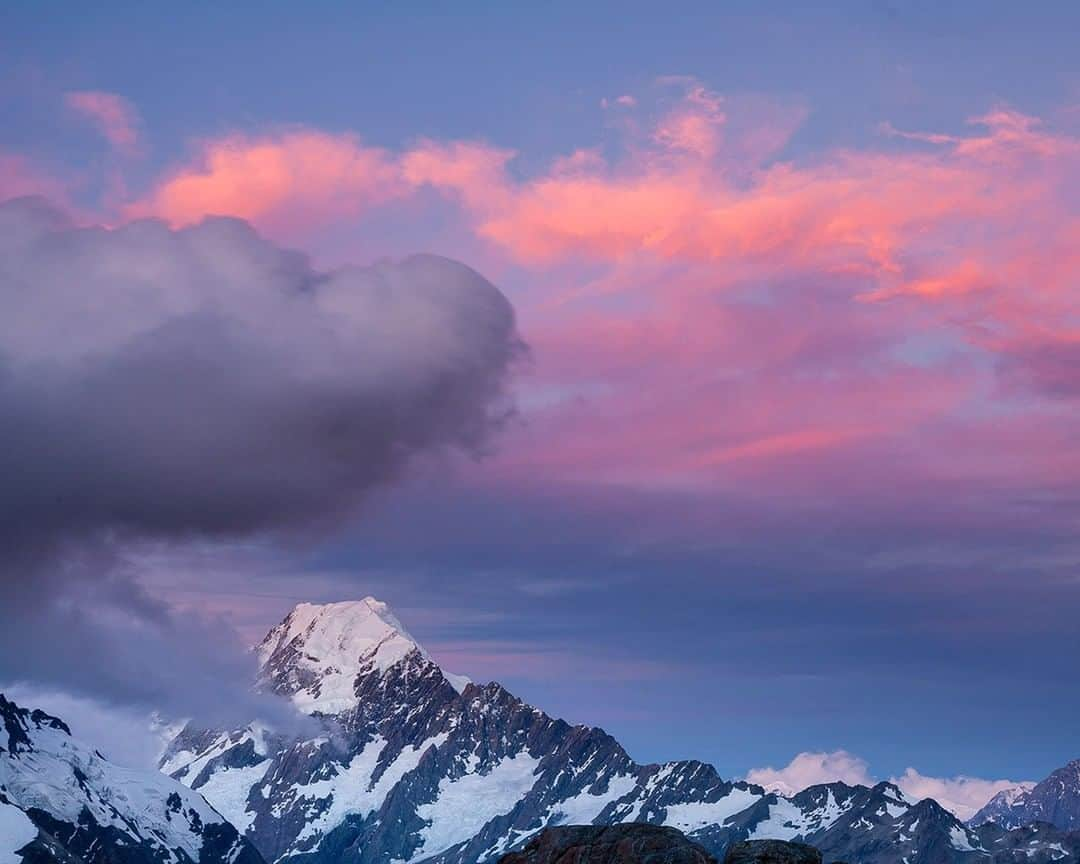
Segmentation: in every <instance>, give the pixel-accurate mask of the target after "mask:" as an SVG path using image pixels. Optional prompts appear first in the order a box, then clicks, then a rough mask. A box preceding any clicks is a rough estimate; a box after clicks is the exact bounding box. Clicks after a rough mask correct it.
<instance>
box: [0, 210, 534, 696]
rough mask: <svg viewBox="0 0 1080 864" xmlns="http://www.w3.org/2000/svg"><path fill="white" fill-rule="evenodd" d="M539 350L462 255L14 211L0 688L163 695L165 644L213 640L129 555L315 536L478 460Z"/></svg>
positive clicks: (5, 328)
mask: <svg viewBox="0 0 1080 864" xmlns="http://www.w3.org/2000/svg"><path fill="white" fill-rule="evenodd" d="M521 350H522V346H521V343H520V340H519V339H518V336H517V332H516V328H515V322H514V314H513V309H512V307H511V305H510V303H509V302H508V301H507V299H506V298H505V297H504V296H503V295H502V294H501V293H500V292H499V291H498V290H497V289H496V288H495V287H493V286H492V285H491V284H490V283H488V282H487V281H486V280H485V279H483V278H482V277H481V276H480V275H479V274H477V273H476V272H474V271H473V270H471V269H469V268H468V267H466V266H464V265H462V264H459V263H456V262H454V261H451V260H448V259H445V258H438V257H434V256H414V257H410V258H407V259H405V260H403V261H400V262H396V263H383V264H378V265H376V266H372V267H368V268H345V269H339V270H335V271H331V272H320V271H318V270H315V269H313V268H312V266H311V265H310V264H309V262H308V261H307V260H306V259H305V258H304V256H302V255H300V254H298V253H295V252H290V251H286V250H283V249H281V248H279V247H277V246H275V245H274V244H272V243H270V242H268V241H267V240H265V239H263V238H261V237H260V236H259V235H258V234H256V232H255V231H254V230H252V228H251V227H250V226H248V225H247V224H245V223H243V222H240V221H236V220H226V219H215V220H209V221H207V222H204V223H203V224H200V225H197V226H195V227H191V228H186V229H183V230H177V231H174V230H171V229H170V228H168V227H167V226H165V225H164V224H162V223H158V222H140V223H135V224H131V225H126V226H124V227H120V228H117V229H114V230H106V229H102V228H79V227H75V226H73V225H71V224H70V223H69V222H68V221H67V220H66V219H65V217H63V216H62V215H61V214H60V213H58V212H57V211H55V210H53V209H51V208H50V207H49V206H48V205H47V204H45V203H44V202H43V201H41V200H40V199H18V200H14V201H9V202H7V203H4V204H0V418H2V421H0V478H2V483H0V555H2V562H0V570H2V573H3V580H4V591H3V598H2V599H3V611H2V612H0V616H2V617H0V633H2V635H0V679H3V678H11V677H13V676H19V677H30V678H42V679H48V680H52V681H56V682H58V683H60V684H62V685H65V686H74V685H78V684H82V685H85V686H86V687H94V686H98V687H103V688H105V689H106V690H109V691H112V692H114V693H115V694H116V695H118V696H122V697H123V698H141V697H146V698H147V699H161V698H164V694H163V692H159V691H164V690H165V689H166V688H165V687H164V686H163V685H162V684H161V683H160V682H157V683H155V682H153V681H147V680H140V678H141V679H146V678H147V677H150V678H153V673H152V669H153V664H156V663H158V662H161V661H164V662H166V663H170V662H172V663H176V662H181V661H179V660H178V659H177V658H171V659H169V658H161V657H157V656H156V655H155V652H156V651H157V650H158V648H156V647H155V645H156V643H157V642H161V641H162V640H164V641H165V642H168V643H170V644H172V643H174V642H182V641H185V639H190V638H191V637H192V636H194V637H195V638H197V639H203V641H204V642H206V641H207V640H209V644H212V642H213V640H212V638H211V637H209V636H207V634H205V633H200V632H199V631H198V627H196V628H195V631H194V633H193V632H192V631H191V628H189V627H187V626H186V625H183V624H182V623H180V622H178V619H177V618H176V616H173V615H169V614H167V611H166V610H164V609H162V608H161V607H160V606H159V605H158V604H156V603H155V602H154V601H153V599H152V598H150V597H147V596H146V595H145V594H143V593H141V592H140V591H139V590H138V588H137V586H136V585H135V584H134V583H133V582H132V580H131V579H129V578H127V577H126V576H125V575H124V568H123V567H122V566H120V565H121V563H122V559H118V558H117V556H118V554H119V553H118V550H120V549H122V548H123V546H124V544H126V543H138V542H145V541H166V542H172V541H187V540H192V539H196V540H200V539H202V540H205V539H209V540H217V539H228V540H231V539H236V538H246V537H251V536H260V537H263V536H281V535H282V534H288V533H290V532H296V531H302V530H305V529H310V528H318V527H320V526H325V525H327V524H331V523H333V522H334V521H335V520H338V519H341V518H343V517H345V516H346V515H348V514H349V513H350V512H352V510H353V509H354V508H355V507H356V505H357V504H358V502H360V501H361V500H362V499H363V497H364V495H365V493H366V492H368V491H369V490H371V489H372V488H374V487H376V486H378V485H380V484H383V483H386V482H388V481H391V480H392V479H393V478H394V477H395V475H396V474H397V473H398V472H399V471H400V470H401V469H402V468H403V466H404V465H406V463H407V462H408V460H409V458H410V456H412V455H413V454H415V453H418V452H421V451H431V450H442V449H463V450H466V451H472V452H479V451H480V450H482V448H483V447H484V446H485V445H486V443H487V442H488V440H489V436H490V433H491V432H492V430H493V429H495V428H496V427H497V426H498V425H499V423H500V422H501V420H502V419H504V418H505V415H506V411H507V403H506V400H505V396H504V388H505V383H506V377H507V374H508V371H509V370H510V368H511V367H512V365H513V362H514V360H515V358H516V357H517V356H518V355H519V354H520V352H521ZM87 586H91V590H89V591H87ZM106 619H107V620H106ZM118 619H122V620H118ZM43 623H48V624H50V625H51V626H52V627H53V628H60V629H58V630H57V632H53V633H50V634H48V636H43V637H42V638H39V639H38V641H37V644H36V645H35V647H34V648H33V650H31V649H30V645H31V644H33V643H32V642H28V641H27V640H33V638H34V634H35V632H37V633H38V634H41V632H42V631H41V630H40V629H39V628H40V627H41V626H42V624H43ZM170 633H173V635H175V636H176V638H172V637H171V636H169V635H168V634H170ZM163 634H165V635H163ZM50 640H51V641H50ZM110 640H112V641H119V642H120V643H121V644H119V645H110V644H108V643H109V641H110ZM43 641H44V642H45V643H47V644H42V642H43ZM78 643H82V644H81V645H79V644H78ZM132 647H140V648H141V650H142V651H143V653H144V656H143V657H142V658H140V660H139V662H138V663H132V659H131V658H127V659H126V660H123V661H117V659H116V658H115V657H114V656H113V655H114V654H116V653H117V652H119V653H120V654H126V653H129V652H130V649H131V648H132ZM163 650H164V649H163ZM205 653H206V654H208V655H210V656H214V655H215V654H217V653H218V652H216V651H215V650H205ZM204 659H206V658H204ZM125 663H126V664H127V666H128V667H130V668H119V667H124V664H125ZM109 664H111V665H112V667H113V671H112V672H111V673H108V672H106V671H103V668H102V667H103V665H104V666H109ZM148 664H149V669H150V670H151V671H149V672H148V671H147V667H148ZM117 670H118V671H117ZM139 670H142V673H143V674H141V675H139V674H136V675H134V677H133V676H132V675H130V674H128V673H130V672H133V671H134V672H138V671H139ZM189 671H190V670H185V674H186V673H187V672H189ZM219 671H220V670H219ZM214 674H218V672H215V673H214ZM222 674H224V673H222ZM173 689H175V686H174V688H173Z"/></svg>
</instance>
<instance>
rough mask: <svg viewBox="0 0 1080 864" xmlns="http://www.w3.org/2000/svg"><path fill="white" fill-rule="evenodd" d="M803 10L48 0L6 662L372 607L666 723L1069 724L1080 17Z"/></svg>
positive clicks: (1038, 773)
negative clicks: (304, 604) (347, 604)
mask: <svg viewBox="0 0 1080 864" xmlns="http://www.w3.org/2000/svg"><path fill="white" fill-rule="evenodd" d="M810 5H811V4H781V3H768V2H760V3H737V2H733V3H726V4H717V3H708V4H705V3H702V4H693V3H687V4H677V5H676V6H671V5H670V4H667V5H663V6H660V5H657V4H643V3H642V4H639V3H620V4H605V3H590V4H570V3H558V2H552V3H546V4H532V5H529V6H525V5H523V4H486V3H464V4H453V5H451V4H434V3H433V4H424V3H421V4H412V5H410V6H407V7H406V6H404V5H401V4H397V5H394V6H392V7H391V6H388V7H386V8H383V9H374V8H363V7H359V6H356V5H354V4H344V3H341V4H338V3H313V4H308V5H305V6H303V7H299V6H295V5H290V4H257V5H256V4H247V3H232V4H218V5H211V4H199V3H196V4H187V5H185V6H183V7H182V8H168V9H166V8H164V7H161V6H157V5H153V4H149V5H147V4H138V5H137V4H123V3H106V4H100V6H99V7H98V8H95V9H93V10H91V9H88V8H86V7H85V6H82V5H75V4H72V5H70V6H69V7H67V9H66V11H64V7H63V6H62V4H61V5H58V6H53V7H51V8H50V10H49V11H48V12H45V11H43V10H42V9H41V8H40V6H38V5H37V4H30V3H9V4H5V6H4V8H3V9H2V10H0V111H2V114H3V116H4V122H3V124H0V202H3V201H5V199H12V200H9V201H7V202H6V203H0V225H2V226H3V232H2V236H3V237H4V239H3V240H0V251H2V255H0V311H2V312H3V313H4V314H3V316H2V317H3V319H4V321H3V322H2V323H0V408H2V409H3V412H4V414H5V416H7V417H9V418H14V420H13V422H8V423H7V424H5V425H6V429H5V430H4V431H2V432H0V443H3V445H4V447H3V450H4V455H3V456H0V469H2V471H3V473H4V475H5V477H6V478H7V482H5V484H4V485H5V487H6V488H5V491H4V492H3V493H2V498H0V514H2V515H3V516H4V522H5V524H6V525H7V526H8V527H7V528H6V529H5V530H4V531H3V532H2V533H0V552H2V553H3V556H4V560H5V567H4V571H3V578H4V582H5V584H4V589H5V594H4V599H5V606H6V608H7V611H6V612H5V620H4V621H3V622H0V623H2V624H3V625H4V626H2V627H0V630H3V631H4V632H5V634H6V635H5V636H4V637H0V649H2V650H0V657H2V660H3V662H2V663H0V679H5V680H20V681H21V682H22V683H21V684H20V686H23V687H27V686H29V687H31V688H37V692H43V693H44V692H48V693H52V694H53V696H54V697H55V698H60V697H59V696H57V694H64V695H63V698H66V699H75V698H78V699H88V700H93V702H94V704H95V705H97V706H98V707H99V708H100V706H102V705H104V706H107V707H111V708H116V709H117V710H134V711H142V710H144V709H146V708H147V707H148V706H157V707H163V708H165V709H166V710H171V711H174V712H181V713H182V712H185V711H188V712H190V711H197V710H210V709H212V708H215V709H216V708H217V707H219V705H218V703H220V702H221V700H220V699H218V698H217V697H216V696H212V697H208V696H207V694H213V693H215V692H216V691H215V690H214V689H213V688H214V687H215V686H217V685H220V684H222V682H235V681H239V680H243V678H244V676H245V675H247V674H248V670H247V669H246V667H245V666H244V663H243V662H242V660H243V658H242V656H241V655H239V654H237V653H236V652H235V650H234V643H236V642H246V643H248V644H250V643H251V642H253V641H256V640H257V639H258V638H259V637H260V636H261V634H262V633H263V632H265V631H266V630H267V629H268V628H269V627H270V626H272V625H273V624H274V623H276V621H278V620H280V618H281V617H283V616H284V614H285V613H286V612H287V611H288V609H289V608H290V607H291V605H292V604H294V603H296V602H300V601H330V600H339V599H346V598H357V597H362V596H365V595H368V594H373V595H375V596H377V597H379V598H381V599H383V600H386V601H387V602H389V603H390V604H391V605H392V606H393V607H394V609H395V610H396V611H397V613H398V615H399V617H401V618H402V619H403V620H404V621H405V622H406V624H407V625H408V626H409V629H410V630H411V631H412V632H413V633H414V634H415V635H416V636H417V637H418V638H419V639H420V640H421V641H422V642H423V643H424V644H425V645H426V646H427V647H428V648H429V650H431V651H432V653H433V654H434V655H435V656H436V657H437V658H438V659H439V660H440V661H441V662H442V663H443V664H444V665H445V666H446V667H447V668H448V669H451V670H452V671H455V672H459V673H464V674H468V675H469V676H471V677H473V678H474V679H480V680H483V679H492V678H493V679H497V680H499V681H501V682H502V683H504V684H505V685H506V686H508V687H509V688H510V689H511V690H513V691H514V692H515V693H517V694H519V695H521V696H522V697H524V698H526V699H528V700H529V701H531V702H533V703H534V704H537V705H539V706H541V707H543V708H544V709H545V710H547V711H548V712H549V713H552V714H555V715H558V716H562V717H565V718H567V719H569V720H571V721H575V722H588V723H591V724H595V725H600V726H603V727H604V728H605V729H607V730H608V731H609V732H611V733H612V734H614V735H615V736H616V737H617V738H619V740H620V741H621V742H622V743H623V744H624V745H625V746H626V747H627V749H628V750H629V752H630V753H631V754H632V755H633V756H634V757H635V758H637V759H639V760H642V761H647V760H664V759H672V758H681V757H694V758H701V759H705V760H708V761H710V762H712V763H714V764H715V765H716V766H717V768H718V769H719V770H720V771H721V773H722V774H723V775H725V776H745V775H748V774H749V776H751V777H758V778H761V779H767V780H769V781H770V782H771V781H778V782H790V783H795V784H798V783H806V782H813V781H815V780H819V779H832V778H834V777H843V778H847V779H857V780H865V779H870V778H888V777H897V778H900V777H905V776H906V777H908V782H909V783H910V784H913V788H914V786H915V785H918V784H922V785H920V786H919V788H928V789H931V790H932V791H934V793H935V794H938V795H940V796H943V797H945V796H947V795H953V796H954V797H955V799H956V800H957V801H959V802H960V804H959V806H965V805H964V804H963V801H969V800H974V799H976V798H978V797H980V796H984V797H989V796H988V795H986V792H987V791H988V790H990V789H992V788H996V787H995V786H994V785H993V784H994V783H995V782H997V781H1004V780H1030V779H1039V778H1041V777H1042V776H1044V775H1045V774H1047V773H1049V771H1051V770H1052V769H1054V768H1055V767H1057V766H1059V765H1061V764H1063V763H1064V762H1065V761H1067V760H1068V759H1071V758H1075V757H1076V756H1077V755H1078V748H1080V742H1078V740H1077V736H1076V725H1075V717H1076V714H1077V709H1078V708H1080V690H1078V689H1077V688H1076V687H1075V686H1074V684H1073V682H1074V680H1075V669H1076V663H1077V659H1078V657H1080V635H1078V634H1080V627H1077V620H1078V618H1080V570H1078V563H1080V542H1078V541H1077V537H1078V536H1080V532H1078V530H1077V529H1078V527H1080V524H1078V521H1080V497H1078V495H1077V489H1078V488H1080V482H1078V481H1080V253H1078V250H1080V59H1078V58H1077V55H1076V52H1075V50H1074V45H1073V42H1074V34H1075V33H1076V32H1077V28H1078V27H1080V8H1078V7H1077V6H1076V5H1075V4H1071V3H1053V2H1047V3H1041V4H1036V5H1035V6H1033V7H1032V6H1030V5H1029V6H1027V7H1025V6H1024V5H1023V4H1015V3H990V2H982V3H974V2H971V3H966V2H946V3H941V2H937V3H929V2H925V3H924V2H910V3H832V4H813V5H814V6H816V7H817V8H813V9H811V8H809V7H810ZM582 6H585V7H587V8H581V7H582ZM789 6H794V7H795V8H788V7H789ZM15 199H18V200H15ZM221 217H227V218H226V219H222V218H221ZM43 628H44V629H43ZM41 632H51V633H53V634H54V639H53V640H51V643H50V645H51V647H50V648H49V650H47V651H35V652H28V651H27V650H26V645H27V644H28V642H29V641H30V640H33V639H34V638H35V634H40V633H41ZM133 646H137V647H135V648H133ZM31 653H33V655H34V656H33V657H32V656H31ZM136 657H137V658H138V662H136ZM233 691H234V692H235V691H236V688H235V687H234V688H233ZM239 698H240V697H237V699H239ZM245 698H246V697H245ZM234 707H236V708H237V710H238V711H247V710H253V709H254V707H255V706H251V705H248V704H247V703H244V704H242V705H239V706H234ZM88 710H89V709H88ZM95 710H97V709H95ZM88 716H89V715H88ZM95 716H96V715H95ZM107 725H108V724H107V723H103V724H99V726H107ZM785 766H786V767H785ZM770 771H771V772H772V773H769V772H770ZM905 772H913V773H908V774H905ZM956 778H967V779H966V780H965V779H959V780H958V779H956ZM972 778H974V779H972ZM947 783H951V784H952V785H946V784H947ZM980 783H982V784H984V785H978V784H980ZM927 784H929V785H927ZM934 784H937V785H934ZM965 784H966V785H965ZM985 784H990V785H985ZM964 796H967V798H965V797H964Z"/></svg>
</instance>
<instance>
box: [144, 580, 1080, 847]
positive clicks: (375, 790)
mask: <svg viewBox="0 0 1080 864" xmlns="http://www.w3.org/2000/svg"><path fill="white" fill-rule="evenodd" d="M259 656H260V658H261V660H262V668H261V669H260V672H259V677H258V680H259V682H260V686H262V687H263V688H264V689H267V690H270V691H273V692H275V693H278V694H280V695H281V696H283V697H285V698H288V699H291V700H292V701H293V703H294V704H295V705H297V706H298V707H300V708H301V710H304V711H305V712H306V713H308V714H309V715H310V716H311V717H312V719H313V720H314V721H315V722H316V723H317V724H319V725H320V730H319V732H318V733H316V734H307V733H306V734H305V736H304V737H301V738H287V737H284V736H280V735H276V734H274V733H272V732H270V731H268V730H266V729H265V728H263V727H261V726H259V725H258V724H254V723H253V724H251V725H249V726H246V727H243V728H238V729H233V730H207V729H197V728H194V727H188V728H186V729H184V731H183V732H181V734H180V735H178V736H177V738H176V739H175V740H174V741H173V742H172V744H171V745H170V747H169V749H168V751H167V752H166V754H165V757H164V760H163V762H162V770H164V771H166V772H168V773H170V774H171V775H172V776H173V777H175V778H176V779H178V780H180V781H181V782H183V783H184V784H186V785H188V786H190V787H191V788H192V789H196V790H198V791H200V792H201V793H202V794H203V795H205V796H206V798H207V799H208V800H210V801H211V802H213V803H214V804H215V806H216V807H217V808H218V809H219V810H220V811H221V812H222V813H223V814H224V815H225V816H226V817H227V818H229V819H230V820H232V822H233V823H234V824H235V825H237V827H238V828H240V829H241V830H242V831H244V833H245V834H246V836H247V837H248V838H249V839H250V840H251V841H252V843H253V844H254V845H255V846H256V848H258V849H259V851H260V852H261V853H262V854H263V856H264V857H265V858H266V859H267V860H268V861H275V862H279V861H280V862H290V861H296V862H304V864H419V862H421V861H424V862H433V864H477V862H481V861H487V860H489V859H493V858H495V857H497V856H498V855H500V854H502V853H503V852H506V851H508V850H510V849H513V848H516V847H518V846H520V845H522V844H523V843H524V842H525V841H526V839H527V838H528V837H530V836H531V835H533V834H534V833H536V832H537V831H539V830H540V829H542V828H543V827H545V826H548V825H560V824H582V823H584V824H590V823H591V824H609V823H616V822H628V821H639V822H648V823H652V824H658V825H667V826H670V827H674V828H678V829H680V830H682V831H684V832H686V833H687V834H688V835H689V836H690V837H691V838H692V839H694V840H696V841H697V842H699V843H701V844H703V845H704V846H706V848H708V849H710V850H711V851H713V852H714V854H717V855H718V856H719V855H722V854H723V851H724V850H725V849H726V848H727V846H728V845H730V844H731V843H732V842H734V841H736V840H742V839H759V838H760V839H764V838H775V839H802V840H804V841H806V842H809V843H812V844H814V845H816V846H818V847H819V848H821V849H822V850H823V851H824V852H825V853H826V856H827V858H829V857H830V856H831V859H836V858H842V859H843V860H845V861H849V862H852V864H857V862H861V864H905V862H906V864H919V862H926V864H961V862H974V861H976V860H977V861H980V862H990V864H1006V862H1008V864H1015V862H1018V861H1024V862H1027V864H1049V862H1055V861H1058V862H1063V861H1067V860H1077V857H1078V856H1080V835H1067V834H1065V833H1063V832H1060V831H1056V830H1030V829H1021V830H1019V831H1012V832H1010V831H1004V830H1002V829H1000V828H999V827H998V826H994V825H989V826H987V827H985V828H973V827H969V826H966V825H964V824H962V823H961V822H960V821H959V820H958V819H957V818H956V817H955V816H954V815H953V814H951V813H948V812H947V811H945V810H944V809H943V808H941V807H940V806H939V805H938V804H937V803H936V802H934V801H931V800H924V801H920V802H913V801H910V800H908V799H906V798H905V797H904V795H903V794H902V793H901V792H900V790H899V789H897V788H896V787H895V786H893V785H891V784H888V783H881V784H878V785H877V786H874V787H872V788H869V787H863V786H846V785H845V784H842V783H832V784H826V785H821V786H813V787H810V788H809V789H806V790H803V791H801V792H799V793H797V794H795V795H789V796H783V795H778V794H775V793H772V792H769V791H767V790H765V789H764V788H762V787H760V786H756V785H754V784H750V783H746V782H742V781H735V782H732V781H725V780H724V779H722V778H721V777H720V776H719V775H718V774H717V772H716V770H715V769H714V768H713V767H712V766H711V765H707V764H705V763H702V762H697V761H693V760H690V761H680V762H671V763H666V764H663V765H641V764H638V763H636V762H634V761H633V760H632V759H631V758H630V756H629V755H628V754H627V753H626V751H625V750H623V748H622V747H621V746H620V745H619V743H618V742H617V741H616V740H615V739H614V738H612V737H611V736H610V735H608V734H607V733H605V732H604V731H603V730H602V729H597V728H594V727H588V726H571V725H570V724H568V723H565V722H564V721H561V720H557V719H554V718H552V717H549V716H548V715H547V714H545V713H544V712H543V711H540V710H539V709H537V708H534V707H532V706H530V705H527V704H525V703H524V702H522V701H521V700H520V699H518V698H517V697H515V696H514V695H513V694H511V693H509V692H508V691H507V690H506V689H505V688H503V687H501V686H500V685H499V684H497V683H489V684H484V685H477V684H474V683H460V682H458V685H457V686H455V684H453V683H452V682H451V681H450V680H449V678H448V676H446V675H445V674H444V673H443V671H442V670H441V669H440V668H439V667H438V665H437V664H436V663H435V662H434V661H433V660H432V659H431V657H430V656H429V655H428V654H427V652H426V651H424V650H423V648H422V647H421V646H420V645H419V644H418V643H417V642H416V640H415V639H413V638H412V637H411V636H409V635H408V632H407V631H406V630H405V629H404V628H403V627H402V626H401V623H400V622H399V621H398V619H397V617H396V616H395V615H394V614H393V612H392V611H391V610H389V609H388V608H387V607H386V606H385V604H382V603H380V602H379V601H377V600H374V598H365V599H364V600H362V601H357V602H354V603H345V604H328V605H326V606H313V605H311V604H301V605H300V606H297V607H296V608H295V609H294V610H293V611H292V612H291V613H289V615H288V616H286V618H285V619H284V620H283V621H282V622H281V624H279V625H278V626H277V627H275V628H273V629H272V630H271V631H270V633H269V634H268V635H267V637H266V639H265V640H264V641H263V643H262V645H261V646H260V649H259Z"/></svg>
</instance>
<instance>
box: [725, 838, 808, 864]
mask: <svg viewBox="0 0 1080 864" xmlns="http://www.w3.org/2000/svg"><path fill="white" fill-rule="evenodd" d="M724 864H821V853H820V852H819V851H818V850H817V849H815V848H814V847H813V846H807V845H806V844H805V843H791V842H788V841H785V840H743V841H741V842H739V843H735V844H733V845H732V846H731V848H730V849H728V851H727V855H725V856H724Z"/></svg>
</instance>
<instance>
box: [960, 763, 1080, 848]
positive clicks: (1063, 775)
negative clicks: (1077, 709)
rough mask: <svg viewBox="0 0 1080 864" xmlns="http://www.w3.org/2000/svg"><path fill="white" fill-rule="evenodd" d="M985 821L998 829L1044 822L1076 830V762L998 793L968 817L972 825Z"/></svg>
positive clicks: (1079, 788)
mask: <svg viewBox="0 0 1080 864" xmlns="http://www.w3.org/2000/svg"><path fill="white" fill-rule="evenodd" d="M986 822H993V823H995V824H997V825H1000V826H1001V827H1002V828H1018V827H1020V826H1023V825H1032V824H1035V823H1038V822H1047V823H1049V824H1051V825H1054V826H1056V827H1058V828H1060V829H1062V830H1064V831H1077V830H1080V759H1074V760H1073V761H1072V762H1069V763H1068V764H1067V765H1064V766H1062V767H1061V768H1059V769H1058V770H1057V771H1055V772H1053V773H1052V774H1051V775H1050V776H1049V777H1047V778H1046V779H1045V780H1042V781H1041V782H1039V783H1036V784H1034V785H1032V784H1023V785H1020V786H1017V787H1014V788H1012V789H1006V790H1004V791H1002V792H999V793H998V794H997V795H995V796H994V797H993V798H991V799H990V802H989V803H988V804H987V805H986V806H985V807H983V808H982V810H980V811H979V812H978V813H976V814H975V815H974V816H973V817H972V818H971V824H972V825H980V824H983V823H986Z"/></svg>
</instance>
